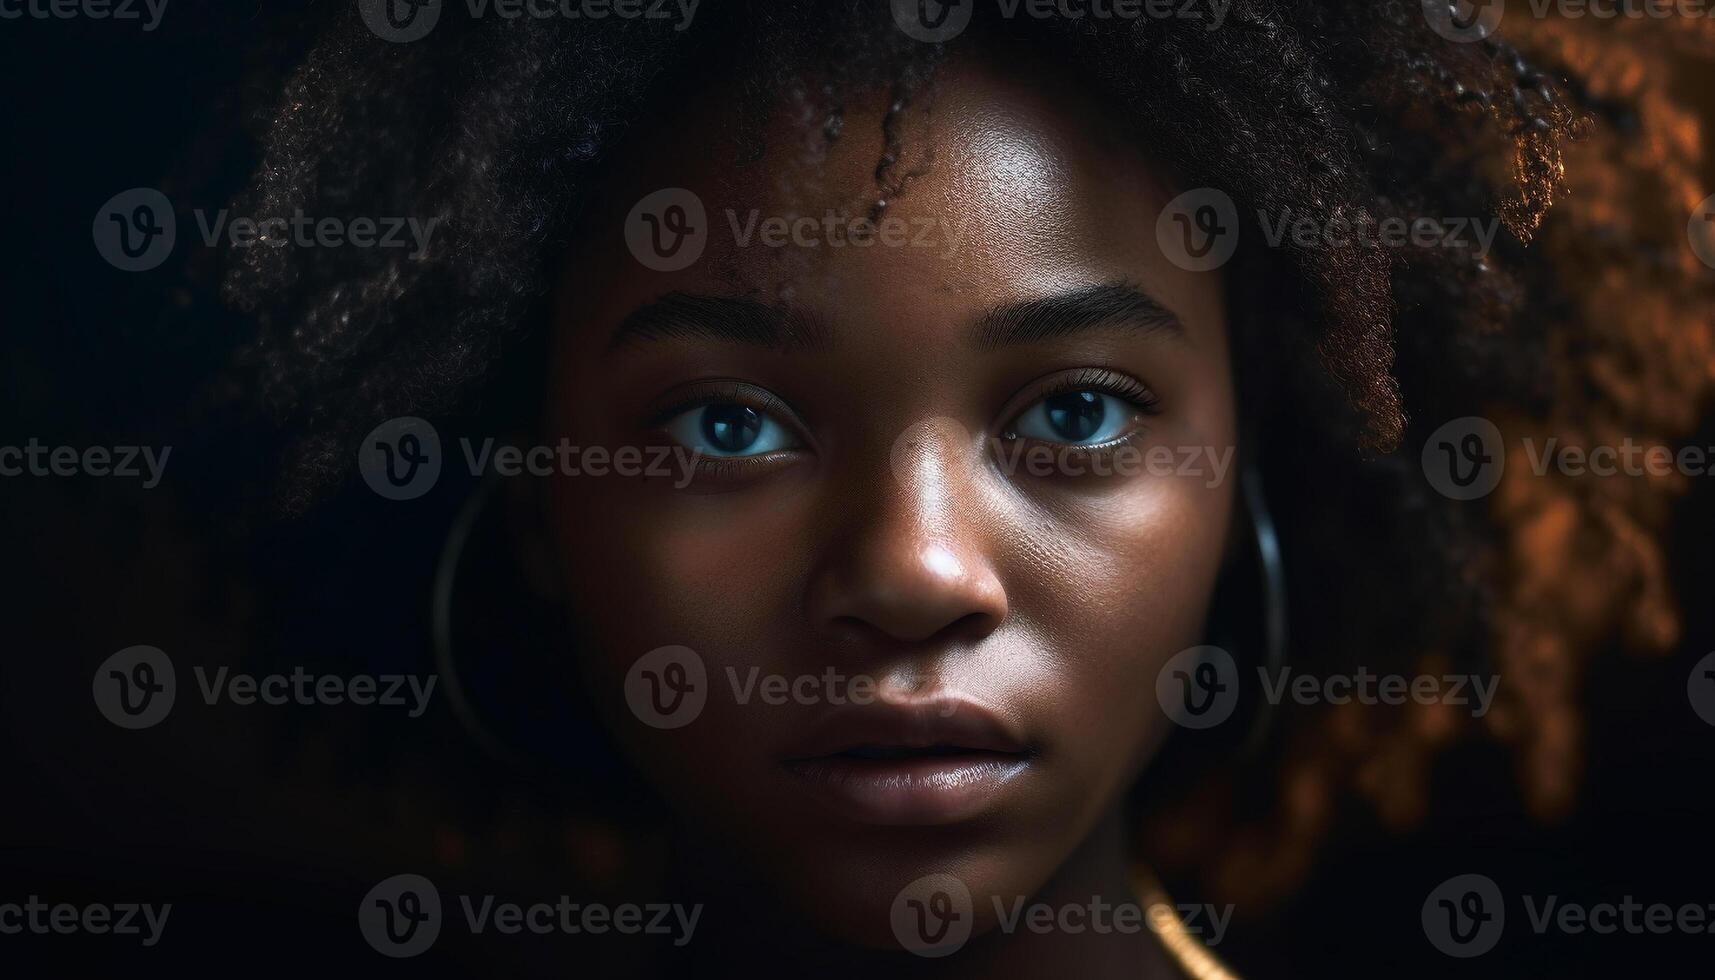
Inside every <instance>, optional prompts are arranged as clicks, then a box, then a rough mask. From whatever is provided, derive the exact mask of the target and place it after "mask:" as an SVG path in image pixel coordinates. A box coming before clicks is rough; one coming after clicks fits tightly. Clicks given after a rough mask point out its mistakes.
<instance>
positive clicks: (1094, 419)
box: [1007, 388, 1138, 446]
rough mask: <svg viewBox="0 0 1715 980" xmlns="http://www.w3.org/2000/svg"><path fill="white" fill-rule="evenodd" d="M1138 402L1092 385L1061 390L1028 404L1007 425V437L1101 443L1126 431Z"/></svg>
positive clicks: (1078, 444) (1083, 443)
mask: <svg viewBox="0 0 1715 980" xmlns="http://www.w3.org/2000/svg"><path fill="white" fill-rule="evenodd" d="M1137 410H1138V408H1137V406H1136V405H1135V404H1133V403H1132V402H1130V401H1127V400H1126V399H1124V398H1120V397H1118V396H1116V395H1110V394H1107V393H1106V392H1102V391H1096V390H1093V389H1089V388H1081V389H1077V390H1074V391H1062V392H1058V393H1056V394H1052V395H1049V396H1047V397H1046V398H1043V399H1041V400H1040V401H1037V402H1036V403H1035V404H1033V405H1031V406H1030V407H1029V408H1026V409H1025V410H1024V411H1023V412H1022V413H1021V414H1020V415H1019V416H1018V418H1017V419H1016V420H1015V421H1014V422H1013V423H1012V425H1011V426H1009V427H1008V431H1007V435H1008V437H1014V436H1023V437H1024V438H1026V439H1035V440H1038V441H1040V442H1057V443H1065V444H1068V445H1074V446H1086V445H1098V444H1100V443H1104V442H1110V441H1112V440H1114V439H1117V438H1119V437H1120V436H1123V435H1125V434H1126V432H1127V431H1128V429H1129V428H1130V426H1131V422H1132V420H1133V418H1134V417H1135V416H1136V415H1137Z"/></svg>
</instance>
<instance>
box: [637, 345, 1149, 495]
mask: <svg viewBox="0 0 1715 980" xmlns="http://www.w3.org/2000/svg"><path fill="white" fill-rule="evenodd" d="M1073 391H1095V392H1100V393H1102V394H1105V395H1112V396H1113V397H1115V398H1119V399H1120V400H1122V401H1124V402H1126V403H1127V404H1129V405H1131V406H1132V407H1133V408H1134V409H1135V410H1136V411H1137V412H1138V414H1140V415H1146V416H1154V415H1158V414H1160V412H1161V399H1160V397H1159V396H1157V395H1156V394H1155V392H1153V391H1152V390H1150V388H1149V387H1148V386H1147V385H1145V384H1143V383H1142V382H1141V381H1138V380H1137V379H1136V378H1133V377H1131V376H1129V375H1126V374H1122V373H1120V372H1118V371H1114V370H1111V369H1108V368H1081V369H1079V370H1077V371H1075V372H1073V373H1071V374H1066V375H1062V376H1060V377H1059V378H1056V379H1054V380H1053V381H1052V382H1050V383H1049V384H1048V385H1047V386H1046V387H1045V388H1043V389H1042V390H1040V391H1038V392H1036V393H1035V394H1034V396H1033V397H1032V398H1031V400H1030V402H1029V404H1028V405H1027V406H1026V408H1027V409H1028V408H1029V407H1030V406H1033V405H1035V404H1036V403H1037V402H1040V401H1042V400H1044V399H1047V398H1052V397H1054V396H1055V395H1060V394H1065V393H1068V392H1073ZM725 404H737V405H743V406H745V407H747V408H753V409H755V410H756V411H758V412H761V413H763V414H766V415H769V416H770V417H772V418H775V419H776V420H777V421H779V422H780V423H781V424H784V425H787V426H789V427H790V428H792V429H794V430H795V431H797V432H798V434H799V435H800V437H802V436H803V434H804V432H803V425H802V423H801V422H800V421H799V419H798V416H797V414H796V413H794V412H793V411H792V410H791V408H790V407H788V406H787V405H786V403H785V402H784V401H783V400H782V399H780V398H779V397H778V396H776V395H775V394H774V393H772V392H770V391H768V390H767V389H766V388H762V387H759V386H757V385H753V384H749V383H746V382H742V381H710V382H703V383H700V384H698V385H696V386H694V387H693V388H692V389H691V390H690V391H689V392H687V393H685V394H684V395H682V396H681V397H679V398H677V399H674V400H673V401H672V402H671V403H669V404H667V405H665V406H663V407H662V408H660V409H658V410H657V411H655V412H654V413H652V415H651V418H650V422H649V424H650V426H651V427H653V428H659V427H661V426H665V425H666V424H667V423H668V422H670V421H672V420H673V419H675V418H677V417H678V416H680V415H682V414H684V413H685V412H689V411H691V410H693V409H698V408H704V407H706V406H709V405H725ZM1016 421H1017V417H1016V416H1015V417H1014V420H1013V422H1009V423H1008V424H1007V426H1006V428H1005V429H1003V430H1002V432H1003V437H1004V438H1016V434H1015V433H1014V432H1013V431H1012V430H1013V425H1014V424H1015V423H1016ZM1136 438H1137V433H1136V432H1135V431H1134V432H1131V433H1128V434H1126V435H1124V436H1121V437H1120V438H1118V439H1115V440H1113V441H1112V442H1109V443H1107V444H1104V445H1095V446H1074V447H1068V451H1070V452H1075V453H1079V454H1082V455H1086V456H1092V457H1093V456H1096V455H1100V454H1102V453H1108V452H1112V451H1113V450H1114V449H1115V448H1117V447H1118V446H1120V445H1122V444H1125V443H1128V442H1131V441H1133V440H1135V439H1136ZM784 455H785V454H784V453H765V454H761V455H757V456H730V457H713V456H705V457H703V458H701V459H699V461H698V462H697V476H698V478H699V480H700V481H703V482H706V483H710V484H717V485H718V484H721V483H726V482H729V481H737V480H743V479H744V478H746V477H749V476H753V475H757V474H759V473H762V472H764V471H766V470H769V469H772V468H774V467H776V466H778V465H780V464H781V463H782V462H783V457H784Z"/></svg>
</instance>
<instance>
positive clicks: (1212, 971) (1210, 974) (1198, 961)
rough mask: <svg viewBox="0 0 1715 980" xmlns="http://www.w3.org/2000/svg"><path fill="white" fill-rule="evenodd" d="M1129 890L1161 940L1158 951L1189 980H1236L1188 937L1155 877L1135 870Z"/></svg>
mask: <svg viewBox="0 0 1715 980" xmlns="http://www.w3.org/2000/svg"><path fill="white" fill-rule="evenodd" d="M1132 888H1133V889H1134V890H1136V892H1137V895H1138V898H1139V899H1140V900H1141V902H1142V904H1143V907H1144V914H1145V915H1146V916H1147V917H1148V919H1149V927H1150V928H1151V929H1153V930H1155V934H1156V935H1157V936H1159V937H1160V938H1161V948H1162V949H1164V950H1166V951H1167V956H1168V958H1170V959H1171V960H1173V962H1174V964H1175V965H1176V966H1178V967H1179V969H1180V970H1182V971H1184V973H1185V975H1186V976H1188V977H1190V978H1192V980H1239V975H1238V974H1236V973H1234V972H1233V971H1232V970H1230V969H1228V968H1227V965H1226V964H1225V963H1222V962H1221V961H1220V959H1219V958H1218V957H1217V956H1215V954H1214V953H1213V952H1211V951H1210V950H1209V947H1207V946H1205V945H1203V943H1202V941H1201V940H1199V939H1198V938H1197V937H1196V936H1193V935H1191V930H1189V929H1187V928H1186V927H1185V922H1184V920H1183V919H1181V918H1179V911H1178V909H1177V908H1175V907H1174V905H1173V899H1172V898H1170V897H1169V896H1168V894H1167V890H1166V889H1165V888H1163V887H1161V882H1160V881H1157V880H1156V878H1155V875H1153V874H1150V873H1149V871H1148V870H1147V869H1144V868H1137V869H1134V870H1133V872H1132Z"/></svg>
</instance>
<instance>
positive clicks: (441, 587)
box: [429, 474, 527, 767]
mask: <svg viewBox="0 0 1715 980" xmlns="http://www.w3.org/2000/svg"><path fill="white" fill-rule="evenodd" d="M495 486H496V483H495V480H494V477H493V475H492V474H490V475H489V476H488V477H487V478H485V479H483V480H482V482H480V483H478V484H477V487H476V491H475V492H474V493H472V494H471V495H470V498H469V499H467V500H466V501H465V502H464V505H463V506H461V507H460V508H459V512H458V515H457V516H455V517H454V518H453V523H452V526H451V527H449V528H448V529H447V539H446V541H445V542H444V543H442V545H441V554H440V557H439V558H438V559H437V560H436V562H435V580H434V585H433V586H432V590H431V593H430V600H429V635H430V640H431V643H432V645H433V647H434V655H435V670H436V672H438V673H439V674H440V675H441V690H442V691H443V692H445V693H444V694H443V696H444V697H445V698H446V699H447V704H448V705H450V706H451V707H452V712H453V717H455V718H457V719H458V722H459V725H460V726H461V727H462V728H464V730H465V733H466V734H468V735H469V736H470V737H471V738H472V739H474V740H475V741H476V743H477V744H478V745H480V746H481V747H482V748H483V750H484V751H486V752H488V753H489V754H491V755H493V756H494V757H495V758H497V759H499V760H501V761H503V762H506V763H507V764H509V765H513V766H520V767H527V763H526V762H525V760H524V759H523V758H522V757H521V756H519V755H518V753H516V752H514V751H513V750H512V749H511V748H509V747H508V746H507V744H506V740H505V739H502V738H500V737H499V736H498V735H496V734H494V732H493V731H492V730H491V729H489V727H488V726H487V725H485V724H483V721H482V718H481V716H480V714H479V713H478V711H477V710H476V707H475V706H474V705H473V704H472V703H471V700H470V692H469V689H468V688H467V687H466V686H465V684H464V681H463V680H462V679H461V677H460V674H459V667H458V658H457V657H456V656H454V649H453V646H454V643H453V593H454V591H455V590H456V589H457V587H458V574H459V566H460V564H461V563H462V561H463V559H464V555H465V546H466V545H467V544H469V543H470V538H471V533H472V532H473V531H474V530H475V529H476V526H477V524H478V523H479V522H480V521H481V520H482V516H483V512H484V511H485V510H487V509H488V503H489V500H490V499H491V498H493V496H494V489H495Z"/></svg>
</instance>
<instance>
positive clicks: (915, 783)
mask: <svg viewBox="0 0 1715 980" xmlns="http://www.w3.org/2000/svg"><path fill="white" fill-rule="evenodd" d="M854 752H855V753H861V755H860V754H853V753H854ZM864 756H877V757H864ZM1032 757H1033V752H1032V750H1031V747H1030V745H1029V743H1028V741H1027V740H1026V739H1025V738H1024V736H1023V735H1022V734H1021V733H1020V732H1019V731H1018V728H1017V726H1016V725H1013V724H1011V723H1009V721H1008V720H1007V719H1006V718H1005V717H1003V716H1002V715H1000V714H999V713H997V712H995V711H992V710H990V709H989V708H987V707H985V706H983V705H981V704H978V703H976V702H974V701H969V700H964V699H955V698H938V699H933V700H928V701H920V702H914V703H910V704H867V705H862V706H846V707H844V708H843V709H842V710H839V711H836V712H834V713H832V714H829V715H827V716H825V717H824V718H823V719H821V721H820V723H819V724H817V725H815V726H814V727H813V728H812V729H811V731H810V733H809V736H808V737H807V738H806V739H805V740H804V742H803V744H802V745H801V746H800V747H799V748H798V749H797V750H796V751H794V752H792V753H790V754H789V755H788V756H787V757H786V758H785V759H784V760H783V765H784V766H785V768H786V770H787V772H789V773H790V774H791V775H792V776H793V777H794V778H795V779H796V780H797V781H799V782H800V783H801V784H802V785H804V786H805V787H806V788H807V789H808V790H809V791H810V792H811V794H812V795H813V796H815V797H817V798H819V799H820V800H821V801H822V802H823V803H825V804H827V805H830V806H832V807H833V808H834V809H835V810H837V811H838V812H840V813H841V814H843V815H844V816H846V817H848V818H850V819H852V820H855V821H858V822H860V823H868V824H879V825H886V826H930V825H938V824H950V823H959V822H962V821H965V820H969V819H972V818H974V817H976V816H979V815H981V814H982V813H983V812H985V811H986V810H987V809H989V808H990V807H991V806H993V805H994V804H996V803H997V802H998V800H999V797H1000V795H1001V793H1002V791H1003V790H1004V789H1006V788H1007V787H1008V786H1010V785H1012V784H1013V783H1015V782H1016V781H1017V780H1018V779H1019V777H1020V776H1022V775H1024V774H1025V773H1026V772H1028V771H1029V769H1030V767H1031V764H1032Z"/></svg>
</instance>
